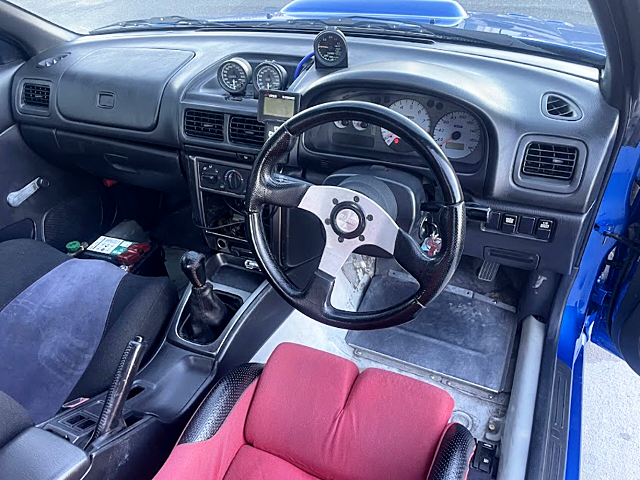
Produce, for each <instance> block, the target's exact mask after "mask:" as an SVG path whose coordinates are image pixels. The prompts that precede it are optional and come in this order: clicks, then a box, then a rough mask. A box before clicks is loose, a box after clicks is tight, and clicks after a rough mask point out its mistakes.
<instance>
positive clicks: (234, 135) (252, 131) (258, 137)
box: [229, 116, 264, 147]
mask: <svg viewBox="0 0 640 480" xmlns="http://www.w3.org/2000/svg"><path fill="white" fill-rule="evenodd" d="M229 140H230V141H231V142H232V143H239V144H242V145H250V146H252V147H262V145H263V144H264V125H263V124H262V123H260V122H258V120H257V119H256V118H254V117H240V116H233V117H231V120H230V121H229Z"/></svg>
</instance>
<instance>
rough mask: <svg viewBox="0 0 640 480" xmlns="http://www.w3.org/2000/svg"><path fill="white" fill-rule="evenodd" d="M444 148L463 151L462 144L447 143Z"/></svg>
mask: <svg viewBox="0 0 640 480" xmlns="http://www.w3.org/2000/svg"><path fill="white" fill-rule="evenodd" d="M445 148H450V149H451V150H464V143H458V142H447V143H446V144H445Z"/></svg>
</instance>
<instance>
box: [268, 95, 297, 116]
mask: <svg viewBox="0 0 640 480" xmlns="http://www.w3.org/2000/svg"><path fill="white" fill-rule="evenodd" d="M262 101H263V107H262V113H263V115H264V116H266V117H275V118H282V119H288V118H291V117H293V115H294V114H295V113H296V112H295V108H296V99H295V98H294V97H286V96H283V97H276V96H275V95H273V96H272V95H265V96H264V98H263V99H262Z"/></svg>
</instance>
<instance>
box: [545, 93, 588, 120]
mask: <svg viewBox="0 0 640 480" xmlns="http://www.w3.org/2000/svg"><path fill="white" fill-rule="evenodd" d="M542 111H543V112H544V114H545V115H546V116H547V117H549V118H554V119H557V120H580V119H581V118H582V111H581V110H580V108H579V107H578V105H576V104H575V103H574V102H572V101H571V100H569V99H568V98H566V97H563V96H561V95H557V94H555V93H547V94H546V95H544V96H543V97H542Z"/></svg>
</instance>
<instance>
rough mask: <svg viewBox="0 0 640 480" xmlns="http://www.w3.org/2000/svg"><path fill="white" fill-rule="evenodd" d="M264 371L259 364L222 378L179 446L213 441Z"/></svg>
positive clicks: (245, 367)
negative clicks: (246, 392)
mask: <svg viewBox="0 0 640 480" xmlns="http://www.w3.org/2000/svg"><path fill="white" fill-rule="evenodd" d="M262 368H263V365H262V364H259V363H246V364H244V365H240V366H239V367H237V368H235V369H233V370H232V371H231V372H229V373H228V374H227V375H225V376H224V377H222V378H221V379H220V380H219V381H218V383H216V384H215V386H214V387H213V389H212V390H211V392H210V393H209V395H208V396H207V398H205V399H204V401H203V402H202V404H200V407H199V408H198V410H197V411H196V413H195V414H194V416H193V418H192V419H191V421H190V422H189V424H188V425H187V428H186V429H185V431H184V433H183V434H182V437H181V438H180V441H179V442H178V443H179V444H184V443H196V442H202V441H204V440H208V439H210V438H211V437H213V436H214V435H215V434H216V433H217V432H218V430H220V427H221V426H222V424H223V423H224V422H225V420H226V419H227V417H228V416H229V414H230V413H231V411H232V410H233V408H234V407H235V405H236V403H238V400H240V397H241V396H242V394H243V393H244V392H245V390H246V389H247V388H248V387H249V385H251V384H252V383H253V382H254V381H255V380H256V379H257V378H258V377H259V376H260V374H261V373H262Z"/></svg>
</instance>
